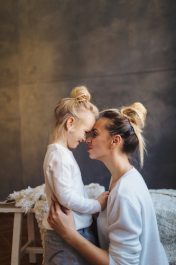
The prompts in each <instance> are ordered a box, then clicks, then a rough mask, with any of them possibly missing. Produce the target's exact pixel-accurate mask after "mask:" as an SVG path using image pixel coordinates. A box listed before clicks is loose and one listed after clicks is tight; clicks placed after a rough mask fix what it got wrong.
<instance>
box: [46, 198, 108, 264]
mask: <svg viewBox="0 0 176 265" xmlns="http://www.w3.org/2000/svg"><path fill="white" fill-rule="evenodd" d="M48 222H49V224H50V225H51V227H52V228H53V229H54V230H55V231H56V232H57V233H58V234H59V235H60V236H61V237H62V238H63V239H64V240H65V241H66V242H67V243H68V244H69V245H70V246H72V247H73V248H74V249H76V250H77V251H78V252H79V253H80V254H81V255H82V256H83V257H84V258H86V259H87V260H88V261H89V262H90V264H93V265H108V264H109V255H108V252H107V251H105V250H103V249H100V248H98V247H96V246H95V245H93V244H92V243H90V242H89V241H88V240H87V239H85V238H84V237H82V236H81V235H80V234H79V233H78V232H77V231H76V230H75V225H74V219H73V216H72V212H71V211H70V210H68V209H65V208H63V207H62V206H60V205H59V204H58V203H56V202H52V205H51V208H50V211H49V217H48Z"/></svg>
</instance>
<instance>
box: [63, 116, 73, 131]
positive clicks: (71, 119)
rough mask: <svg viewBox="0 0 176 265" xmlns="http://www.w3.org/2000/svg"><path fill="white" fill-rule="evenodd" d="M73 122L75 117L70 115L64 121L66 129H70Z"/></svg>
mask: <svg viewBox="0 0 176 265" xmlns="http://www.w3.org/2000/svg"><path fill="white" fill-rule="evenodd" d="M74 122H75V118H74V117H72V116H70V117H69V118H68V119H67V121H66V123H65V127H66V130H70V129H71V128H72V127H73V124H74Z"/></svg>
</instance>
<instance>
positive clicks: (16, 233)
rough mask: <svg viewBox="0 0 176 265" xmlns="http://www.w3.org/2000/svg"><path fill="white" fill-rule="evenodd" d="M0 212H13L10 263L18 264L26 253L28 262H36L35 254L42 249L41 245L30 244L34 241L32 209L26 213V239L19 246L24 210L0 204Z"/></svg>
mask: <svg viewBox="0 0 176 265" xmlns="http://www.w3.org/2000/svg"><path fill="white" fill-rule="evenodd" d="M0 213H14V221H13V237H12V252H11V265H20V258H21V257H22V256H23V255H24V254H26V253H28V254H29V262H30V263H36V254H42V253H43V249H42V247H35V246H30V244H31V243H32V242H34V241H35V230H34V213H33V212H32V211H30V212H29V213H27V235H28V240H27V242H26V243H25V244H24V246H21V234H22V221H23V216H24V211H23V210H22V209H21V208H17V207H15V206H13V205H8V204H0Z"/></svg>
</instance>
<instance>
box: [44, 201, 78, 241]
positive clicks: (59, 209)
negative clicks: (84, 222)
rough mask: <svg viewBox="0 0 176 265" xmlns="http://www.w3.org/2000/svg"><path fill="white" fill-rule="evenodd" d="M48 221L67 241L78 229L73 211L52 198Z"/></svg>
mask: <svg viewBox="0 0 176 265" xmlns="http://www.w3.org/2000/svg"><path fill="white" fill-rule="evenodd" d="M48 223H49V224H50V226H51V227H52V228H53V229H54V230H55V231H56V232H57V233H58V234H59V235H60V236H61V237H62V238H63V239H64V240H66V241H68V240H69V238H70V237H71V236H72V233H73V232H74V231H76V229H75V223H74V219H73V214H72V211H71V210H69V209H67V208H65V207H63V206H62V205H60V204H59V203H58V202H57V201H54V200H52V203H51V206H50V210H49V215H48Z"/></svg>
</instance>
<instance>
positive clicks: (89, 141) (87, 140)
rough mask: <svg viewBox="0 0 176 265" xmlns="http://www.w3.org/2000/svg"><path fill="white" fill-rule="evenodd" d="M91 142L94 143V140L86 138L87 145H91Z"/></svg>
mask: <svg viewBox="0 0 176 265" xmlns="http://www.w3.org/2000/svg"><path fill="white" fill-rule="evenodd" d="M91 141H92V138H91V137H90V136H88V137H86V143H87V144H89V143H91Z"/></svg>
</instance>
